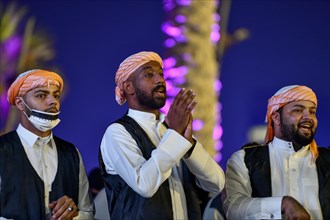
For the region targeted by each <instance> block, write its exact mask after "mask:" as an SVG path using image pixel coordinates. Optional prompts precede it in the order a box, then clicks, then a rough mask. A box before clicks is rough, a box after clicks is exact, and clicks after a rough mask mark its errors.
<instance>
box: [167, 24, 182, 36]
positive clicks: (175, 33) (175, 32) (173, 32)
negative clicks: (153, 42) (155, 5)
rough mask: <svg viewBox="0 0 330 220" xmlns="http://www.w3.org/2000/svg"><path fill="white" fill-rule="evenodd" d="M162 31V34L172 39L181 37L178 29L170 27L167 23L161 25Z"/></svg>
mask: <svg viewBox="0 0 330 220" xmlns="http://www.w3.org/2000/svg"><path fill="white" fill-rule="evenodd" d="M162 30H163V32H164V33H166V34H167V35H169V36H172V37H176V36H180V35H182V31H181V29H180V28H179V27H175V26H173V25H170V24H169V23H168V22H166V23H164V24H163V25H162Z"/></svg>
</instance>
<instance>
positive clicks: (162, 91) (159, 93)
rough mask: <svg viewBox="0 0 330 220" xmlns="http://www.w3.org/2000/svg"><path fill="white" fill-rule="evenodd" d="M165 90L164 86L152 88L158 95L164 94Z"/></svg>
mask: <svg viewBox="0 0 330 220" xmlns="http://www.w3.org/2000/svg"><path fill="white" fill-rule="evenodd" d="M165 92H166V88H165V87H164V86H158V87H157V88H155V89H154V93H155V94H156V95H159V96H164V95H165Z"/></svg>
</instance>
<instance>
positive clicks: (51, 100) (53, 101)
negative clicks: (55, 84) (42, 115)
mask: <svg viewBox="0 0 330 220" xmlns="http://www.w3.org/2000/svg"><path fill="white" fill-rule="evenodd" d="M47 102H48V105H50V106H51V105H57V104H58V100H57V98H56V97H54V96H53V95H49V97H48V100H47Z"/></svg>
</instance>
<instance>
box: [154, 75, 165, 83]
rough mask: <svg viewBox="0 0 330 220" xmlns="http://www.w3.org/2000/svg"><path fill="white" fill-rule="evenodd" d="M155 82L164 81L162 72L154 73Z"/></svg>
mask: <svg viewBox="0 0 330 220" xmlns="http://www.w3.org/2000/svg"><path fill="white" fill-rule="evenodd" d="M156 83H157V84H159V83H161V84H164V83H165V79H164V75H163V74H156Z"/></svg>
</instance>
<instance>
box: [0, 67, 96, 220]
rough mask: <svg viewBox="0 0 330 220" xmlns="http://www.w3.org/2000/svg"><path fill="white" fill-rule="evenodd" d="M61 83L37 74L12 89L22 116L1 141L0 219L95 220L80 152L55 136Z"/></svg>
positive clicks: (12, 100)
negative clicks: (54, 130)
mask: <svg viewBox="0 0 330 220" xmlns="http://www.w3.org/2000/svg"><path fill="white" fill-rule="evenodd" d="M62 89H63V80H62V78H61V77H60V76H59V75H58V74H57V73H55V72H51V71H47V70H40V69H34V70H30V71H27V72H24V73H22V74H20V75H19V76H18V77H17V79H16V80H15V81H14V82H13V83H12V84H11V86H10V88H9V89H8V102H9V103H10V104H11V105H14V106H15V107H16V108H17V110H18V112H19V116H20V124H19V125H18V127H17V129H16V130H14V131H11V132H8V133H7V134H4V135H2V136H0V219H40V220H41V219H73V218H75V219H84V220H86V219H93V203H92V199H91V197H90V195H89V185H88V179H87V176H86V171H85V167H84V164H83V161H82V159H81V155H80V153H79V151H78V149H77V148H76V147H75V146H74V145H73V144H71V143H69V142H67V141H65V140H62V139H60V138H58V137H56V136H54V135H53V133H52V129H53V128H54V127H55V126H56V125H57V124H58V123H59V122H60V119H59V118H58V115H59V113H60V112H59V110H60V95H61V92H62Z"/></svg>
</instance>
